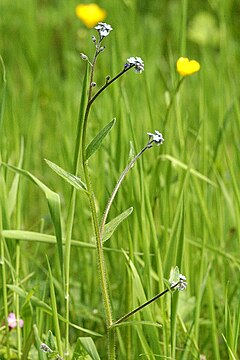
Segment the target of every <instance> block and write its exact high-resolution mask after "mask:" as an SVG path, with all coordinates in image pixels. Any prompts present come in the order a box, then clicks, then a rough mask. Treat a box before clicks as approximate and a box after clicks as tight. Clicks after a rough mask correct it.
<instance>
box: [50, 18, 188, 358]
mask: <svg viewBox="0 0 240 360" xmlns="http://www.w3.org/2000/svg"><path fill="white" fill-rule="evenodd" d="M95 30H97V33H98V36H95V35H93V36H92V42H93V44H94V47H95V51H94V55H93V57H92V59H90V58H89V56H88V55H86V54H84V53H81V54H80V57H81V59H82V60H83V61H86V71H85V78H84V82H83V90H82V97H81V103H80V113H79V122H78V129H77V137H76V143H75V155H74V164H73V174H72V175H71V179H72V181H75V182H77V183H78V186H80V188H81V189H82V190H83V191H84V192H85V194H86V195H87V197H88V200H89V206H90V210H91V216H92V222H93V227H94V234H95V239H96V249H97V260H98V269H99V278H100V287H101V293H102V298H103V304H104V310H105V319H106V329H107V335H108V336H107V342H108V358H109V360H114V359H115V358H116V354H115V330H116V327H117V326H118V324H120V323H121V322H123V321H125V320H126V319H127V318H129V317H130V316H132V315H133V314H135V313H136V312H138V311H140V310H141V309H142V308H144V307H145V306H147V305H149V304H150V303H152V302H153V301H155V300H157V299H158V298H159V297H161V296H162V295H164V294H165V293H167V292H168V291H169V289H166V290H165V291H164V292H162V293H161V294H158V295H157V296H155V297H154V298H153V299H150V300H149V301H147V302H146V303H144V304H142V305H141V306H139V307H138V308H136V309H135V310H132V311H131V312H130V313H128V314H126V315H124V316H123V317H121V318H120V319H119V320H117V321H114V319H113V314H112V305H111V299H110V293H109V283H108V276H107V273H108V272H107V268H106V264H105V258H104V252H103V242H104V239H105V238H106V234H105V229H108V232H109V230H110V229H109V224H110V223H108V224H107V225H108V226H107V227H106V221H107V218H108V214H109V211H110V209H111V206H112V204H113V201H114V199H115V196H116V194H117V192H118V191H119V188H120V186H121V184H122V181H123V180H124V178H125V176H126V175H127V173H128V172H129V171H130V170H131V169H132V167H133V166H134V164H135V162H136V161H137V160H138V158H139V157H140V156H142V154H143V153H144V152H145V151H146V150H148V149H150V148H152V147H153V146H154V145H156V146H159V145H162V144H163V142H164V138H163V135H162V134H161V133H160V132H159V131H158V130H155V132H154V133H152V132H148V133H147V135H148V141H147V143H146V145H145V146H144V147H143V148H142V149H141V150H140V151H139V152H138V154H137V155H136V156H134V157H133V159H132V160H131V161H130V163H129V164H128V165H127V166H126V167H125V169H124V170H123V171H122V173H121V174H120V176H119V179H118V181H117V183H116V185H115V187H114V189H113V191H112V193H111V195H110V197H109V200H108V202H107V204H106V206H105V210H104V212H103V215H102V219H101V221H100V223H99V222H98V212H97V205H96V194H95V192H94V188H93V185H92V180H91V173H90V171H89V163H88V162H89V158H90V157H91V156H92V155H93V154H94V153H95V152H96V151H97V150H98V149H99V147H100V145H101V143H102V141H103V140H104V138H105V137H106V136H107V135H108V133H109V131H110V130H111V128H112V127H113V126H114V124H115V120H113V121H111V122H110V123H109V124H107V125H106V126H105V127H104V128H103V129H102V130H101V131H100V132H99V134H97V135H96V136H95V138H94V139H93V140H92V141H91V142H90V143H89V144H88V145H87V141H86V139H87V131H88V123H89V118H90V112H91V108H92V106H93V104H94V103H95V101H96V100H97V99H98V97H99V96H100V95H101V93H103V92H104V91H105V90H106V89H107V88H108V87H109V86H110V85H112V84H113V83H114V82H116V81H117V80H118V79H119V78H120V77H121V76H123V75H125V74H126V73H127V72H128V71H130V70H131V69H133V70H134V72H135V73H136V74H141V73H142V72H143V71H144V61H143V60H142V59H141V58H140V57H139V56H130V57H128V58H127V60H126V62H125V63H124V64H123V67H122V69H121V70H120V71H119V72H118V73H117V74H116V75H115V76H113V77H111V76H109V75H108V76H106V78H105V83H103V84H102V85H101V86H98V84H97V83H96V82H95V76H94V75H95V70H96V64H97V60H98V57H99V56H100V54H102V53H103V51H104V49H105V46H103V41H105V38H106V37H107V36H109V35H110V34H111V31H112V30H113V29H112V27H111V25H109V24H107V23H103V22H100V23H98V24H97V25H96V26H95ZM95 89H96V90H95ZM47 162H48V164H49V165H50V166H51V167H52V169H53V170H54V171H55V172H57V173H58V174H59V175H61V176H62V177H65V178H67V177H68V179H69V174H68V175H67V174H66V172H65V171H64V170H63V169H61V168H59V167H58V166H56V165H55V164H53V163H51V162H49V161H47ZM80 166H81V168H82V170H83V173H84V181H83V180H82V179H80V178H79V176H78V173H79V169H80ZM75 200H76V186H75V187H73V189H72V196H71V201H70V210H69V219H70V220H69V222H68V229H67V237H66V250H65V283H66V286H65V299H66V320H67V322H66V355H67V354H68V353H69V350H68V343H69V330H68V326H69V325H68V324H69V310H70V308H69V306H70V305H69V273H70V252H71V234H72V227H73V214H74V212H75ZM128 214H129V213H128ZM123 218H125V217H122V219H123ZM120 219H121V216H120ZM120 222H121V220H120ZM111 231H112V232H113V231H114V228H113V229H112V230H111ZM111 231H110V232H111ZM181 286H182V287H183V285H182V279H180V278H179V279H178V281H177V282H176V283H174V284H171V288H179V289H180V287H181Z"/></svg>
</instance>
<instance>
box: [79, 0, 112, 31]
mask: <svg viewBox="0 0 240 360" xmlns="http://www.w3.org/2000/svg"><path fill="white" fill-rule="evenodd" d="M75 11H76V15H77V17H78V18H79V19H80V20H82V22H83V23H84V24H85V25H86V26H87V27H88V28H92V27H94V26H95V25H96V24H97V23H98V22H99V21H103V20H104V19H105V18H106V16H107V13H106V11H105V10H104V9H101V8H100V7H99V6H98V5H97V4H79V5H77V7H76V10H75Z"/></svg>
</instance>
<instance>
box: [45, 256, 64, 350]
mask: <svg viewBox="0 0 240 360" xmlns="http://www.w3.org/2000/svg"><path fill="white" fill-rule="evenodd" d="M47 264H48V273H49V287H50V298H51V305H52V315H53V325H54V330H55V336H56V340H57V347H58V351H59V354H60V355H61V356H63V350H62V341H61V332H60V326H59V321H58V311H57V301H56V295H55V289H54V285H53V276H52V271H51V267H50V263H49V261H48V258H47Z"/></svg>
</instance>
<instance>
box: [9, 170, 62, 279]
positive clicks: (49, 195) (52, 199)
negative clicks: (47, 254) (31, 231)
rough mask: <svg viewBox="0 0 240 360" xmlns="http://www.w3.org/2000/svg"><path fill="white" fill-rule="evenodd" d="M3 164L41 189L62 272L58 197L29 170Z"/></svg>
mask: <svg viewBox="0 0 240 360" xmlns="http://www.w3.org/2000/svg"><path fill="white" fill-rule="evenodd" d="M3 165H4V166H6V167H8V168H9V169H10V170H13V171H15V172H17V173H19V174H21V175H23V176H25V177H26V178H27V179H28V180H30V181H32V182H33V183H34V184H35V185H37V186H38V187H39V189H41V190H42V191H43V192H44V194H45V196H46V199H47V203H48V208H49V212H50V215H51V219H52V222H53V226H54V230H55V235H56V240H57V248H58V256H59V263H60V267H61V271H62V274H63V250H62V226H61V203H60V197H59V195H58V194H57V193H55V192H54V191H52V190H51V189H49V188H48V187H47V186H46V185H45V184H44V183H42V182H41V181H40V180H39V179H37V178H36V177H35V176H34V175H32V174H31V173H30V172H29V171H26V170H23V169H20V168H17V167H16V166H13V165H8V164H4V163H3Z"/></svg>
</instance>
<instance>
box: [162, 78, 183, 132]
mask: <svg viewBox="0 0 240 360" xmlns="http://www.w3.org/2000/svg"><path fill="white" fill-rule="evenodd" d="M184 79H185V77H182V78H181V79H180V80H179V81H178V83H177V86H176V88H175V89H174V91H173V94H172V97H171V100H170V103H169V105H168V107H167V111H166V114H165V117H164V121H163V129H165V126H166V124H167V121H168V117H169V113H170V110H171V108H172V105H173V101H174V99H175V97H176V95H177V93H178V91H179V89H180V86H181V85H182V83H183V81H184Z"/></svg>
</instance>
